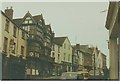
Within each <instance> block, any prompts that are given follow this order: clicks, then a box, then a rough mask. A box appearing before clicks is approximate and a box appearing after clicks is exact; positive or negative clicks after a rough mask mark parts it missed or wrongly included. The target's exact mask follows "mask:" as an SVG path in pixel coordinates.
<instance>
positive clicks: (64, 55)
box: [64, 53, 66, 61]
mask: <svg viewBox="0 0 120 81" xmlns="http://www.w3.org/2000/svg"><path fill="white" fill-rule="evenodd" d="M65 56H66V53H64V61H65Z"/></svg>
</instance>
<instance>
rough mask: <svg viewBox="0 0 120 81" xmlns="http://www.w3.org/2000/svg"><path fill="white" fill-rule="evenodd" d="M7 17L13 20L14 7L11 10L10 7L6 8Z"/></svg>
mask: <svg viewBox="0 0 120 81" xmlns="http://www.w3.org/2000/svg"><path fill="white" fill-rule="evenodd" d="M5 15H6V16H7V17H9V18H10V19H11V20H12V19H13V9H12V6H11V7H10V9H9V8H8V7H6V9H5Z"/></svg>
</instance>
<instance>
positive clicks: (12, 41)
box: [0, 8, 27, 79]
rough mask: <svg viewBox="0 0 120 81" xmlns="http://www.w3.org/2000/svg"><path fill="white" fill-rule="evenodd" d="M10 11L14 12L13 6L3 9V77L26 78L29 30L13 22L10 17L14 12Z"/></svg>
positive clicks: (1, 46)
mask: <svg viewBox="0 0 120 81" xmlns="http://www.w3.org/2000/svg"><path fill="white" fill-rule="evenodd" d="M9 12H13V10H12V8H11V9H6V10H5V12H3V11H1V17H2V32H1V35H2V39H1V42H2V45H0V48H1V49H0V50H1V52H2V68H3V69H2V78H3V79H20V78H22V79H24V78H25V62H26V55H27V51H26V50H27V32H26V31H24V30H22V29H21V28H19V27H18V25H16V24H15V23H14V22H13V20H12V19H11V17H10V16H11V15H13V13H12V14H8V13H9ZM23 33H24V34H23ZM20 69H21V70H20ZM12 71H13V72H12ZM11 72H12V73H11ZM15 76H16V77H15Z"/></svg>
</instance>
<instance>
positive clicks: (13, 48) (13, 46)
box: [12, 43, 16, 54]
mask: <svg viewBox="0 0 120 81" xmlns="http://www.w3.org/2000/svg"><path fill="white" fill-rule="evenodd" d="M15 48H16V43H13V45H12V53H14V54H15Z"/></svg>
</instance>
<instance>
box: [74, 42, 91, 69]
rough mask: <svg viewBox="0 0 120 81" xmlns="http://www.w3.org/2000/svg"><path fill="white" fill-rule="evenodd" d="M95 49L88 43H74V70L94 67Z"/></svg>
mask: <svg viewBox="0 0 120 81" xmlns="http://www.w3.org/2000/svg"><path fill="white" fill-rule="evenodd" d="M92 53H93V50H91V48H89V46H88V45H80V44H76V45H73V71H79V70H83V69H87V70H88V71H89V70H91V69H92V67H93V66H92V62H93V60H92V56H93V55H92Z"/></svg>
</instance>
